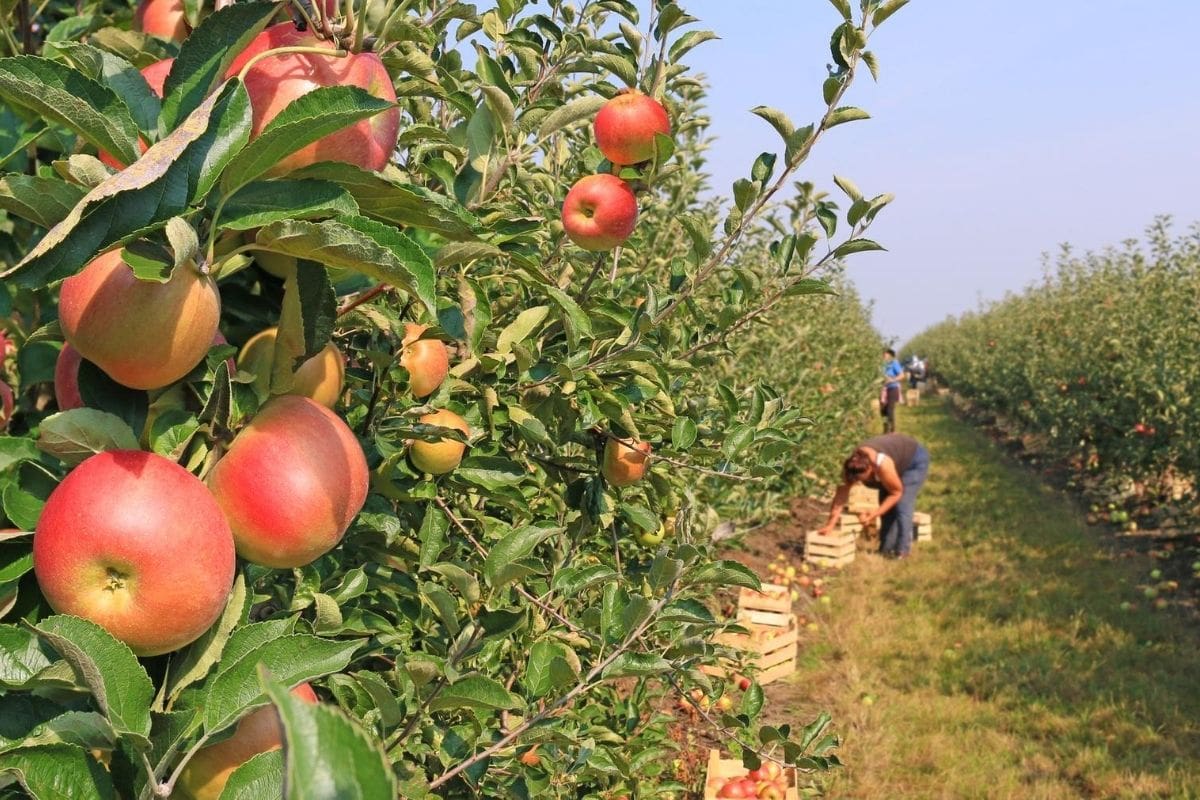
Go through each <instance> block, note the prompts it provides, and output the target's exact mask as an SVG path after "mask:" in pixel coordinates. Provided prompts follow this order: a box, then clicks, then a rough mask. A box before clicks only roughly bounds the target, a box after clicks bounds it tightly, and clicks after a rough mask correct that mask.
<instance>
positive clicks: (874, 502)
mask: <svg viewBox="0 0 1200 800" xmlns="http://www.w3.org/2000/svg"><path fill="white" fill-rule="evenodd" d="M877 508H879V491H878V490H877V489H872V488H870V487H867V486H863V485H862V484H861V483H856V484H854V485H853V486H851V487H850V497H849V499H848V500H847V501H846V510H847V511H849V512H850V513H851V514H857V513H858V512H859V511H874V510H875V509H877Z"/></svg>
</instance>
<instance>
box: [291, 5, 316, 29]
mask: <svg viewBox="0 0 1200 800" xmlns="http://www.w3.org/2000/svg"><path fill="white" fill-rule="evenodd" d="M292 6H293V7H295V9H296V10H297V11H299V12H300V18H301V19H303V20H304V25H305V26H306V27H307V29H308V30H310V31H314V32H315V29H316V26H315V25H313V19H312V16H311V15H310V14H309V13H308V9H307V8H305V7H304V3H303V2H302V0H292Z"/></svg>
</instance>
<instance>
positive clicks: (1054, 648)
mask: <svg viewBox="0 0 1200 800" xmlns="http://www.w3.org/2000/svg"><path fill="white" fill-rule="evenodd" d="M904 411H905V415H904V417H903V418H902V419H901V429H902V430H906V431H909V432H911V433H913V434H914V435H915V436H917V437H918V438H920V439H921V440H922V441H924V442H925V443H926V444H927V446H928V447H929V449H930V451H931V453H932V460H933V467H932V470H931V474H930V478H929V481H928V483H927V484H926V487H925V490H924V491H923V493H922V495H921V499H920V501H919V502H918V508H920V509H922V510H926V511H930V512H932V513H933V515H934V530H935V540H934V541H933V542H932V543H929V544H926V545H922V546H920V547H919V549H918V550H917V554H916V556H915V557H914V558H912V559H910V560H908V561H907V562H893V561H884V560H882V559H880V558H878V557H877V556H874V555H868V554H864V553H861V552H860V555H859V558H858V560H857V561H856V562H855V563H854V564H853V565H852V566H851V567H850V568H849V569H848V570H846V572H845V574H844V575H842V576H839V577H838V578H837V579H836V581H835V584H834V586H833V588H832V589H831V591H830V595H831V597H832V599H833V601H834V603H833V606H832V608H831V610H829V611H827V612H825V613H824V614H823V618H822V620H821V621H822V633H820V634H819V635H818V636H817V638H816V641H814V642H811V643H810V644H809V645H808V648H807V650H806V651H805V653H804V656H803V658H802V661H801V665H800V671H799V673H798V674H797V675H795V676H793V677H792V678H791V679H788V680H787V681H782V682H780V683H778V684H774V685H772V686H771V687H769V697H770V703H771V708H772V717H774V719H775V721H779V722H782V721H788V722H793V723H799V722H801V721H803V720H807V719H811V718H812V717H813V716H814V715H815V714H816V712H817V711H819V710H820V709H828V710H829V711H830V712H831V713H833V715H834V720H835V723H836V725H837V727H838V729H839V731H840V733H841V734H842V736H843V737H844V747H843V748H842V750H841V752H840V755H841V758H842V760H843V761H844V762H845V764H846V767H845V768H844V769H842V770H839V771H838V772H837V773H836V774H835V775H833V776H832V777H831V778H830V779H829V780H828V781H827V786H826V789H827V796H828V797H833V798H1022V800H1038V799H1040V798H1159V797H1166V798H1197V797H1200V647H1198V645H1200V636H1198V635H1197V632H1196V631H1195V630H1193V629H1192V628H1191V627H1190V626H1188V625H1186V624H1185V623H1184V622H1183V621H1182V620H1181V619H1180V618H1179V617H1177V616H1175V615H1173V614H1172V613H1170V612H1169V611H1166V612H1164V611H1155V610H1153V609H1152V608H1150V606H1149V604H1148V603H1145V602H1142V603H1140V604H1138V607H1136V608H1134V609H1132V610H1122V609H1121V603H1122V601H1136V600H1138V599H1139V598H1140V590H1139V588H1138V584H1139V583H1140V582H1143V581H1145V580H1146V579H1147V577H1146V576H1147V575H1148V573H1149V571H1150V570H1151V569H1152V568H1153V567H1152V565H1151V563H1150V560H1149V559H1148V558H1147V557H1145V556H1140V555H1139V556H1137V557H1135V558H1130V559H1122V558H1120V557H1118V556H1119V554H1118V553H1116V552H1115V551H1114V550H1113V549H1112V548H1111V546H1109V545H1106V544H1105V542H1104V541H1103V537H1102V536H1101V535H1100V534H1098V533H1097V532H1096V531H1095V530H1093V529H1089V528H1088V527H1087V525H1086V524H1085V522H1084V520H1083V516H1082V514H1081V512H1080V511H1079V510H1078V509H1077V508H1076V507H1075V506H1073V505H1072V504H1071V502H1070V501H1069V500H1067V499H1066V498H1064V497H1063V496H1062V495H1060V494H1057V493H1056V492H1055V491H1053V490H1052V489H1049V488H1047V487H1045V486H1043V485H1041V484H1040V483H1039V482H1038V481H1037V480H1036V478H1035V477H1034V476H1033V475H1031V474H1030V473H1028V472H1027V471H1026V470H1024V469H1023V468H1022V467H1021V466H1019V465H1017V464H1016V463H1014V462H1012V461H1010V460H1009V459H1008V458H1006V457H1005V456H1004V455H1003V454H1002V453H1001V452H1000V451H999V450H998V449H997V448H995V447H993V446H992V444H991V443H990V442H989V441H988V439H987V438H986V437H985V436H983V435H982V434H981V433H979V432H977V431H976V430H974V429H972V428H970V427H969V426H968V425H967V424H966V423H963V422H961V421H959V420H957V419H955V418H952V417H951V416H950V415H949V414H948V412H947V411H946V410H945V409H943V408H942V407H941V406H940V405H937V404H933V405H927V406H922V407H920V408H916V409H907V408H906V409H904ZM864 701H865V702H864Z"/></svg>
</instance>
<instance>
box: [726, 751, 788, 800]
mask: <svg viewBox="0 0 1200 800" xmlns="http://www.w3.org/2000/svg"><path fill="white" fill-rule="evenodd" d="M748 772H749V770H747V769H746V768H745V767H743V766H742V762H741V760H740V759H736V758H721V751H719V750H709V751H708V772H707V773H706V774H705V776H704V800H717V792H719V791H721V787H722V786H724V785H725V781H727V780H729V779H730V778H740V777H742V776H743V775H746V774H748ZM783 774H784V775H785V776H786V777H787V793H786V794H785V795H784V800H800V788H799V786H798V785H797V783H796V770H795V768H794V767H784V770H783Z"/></svg>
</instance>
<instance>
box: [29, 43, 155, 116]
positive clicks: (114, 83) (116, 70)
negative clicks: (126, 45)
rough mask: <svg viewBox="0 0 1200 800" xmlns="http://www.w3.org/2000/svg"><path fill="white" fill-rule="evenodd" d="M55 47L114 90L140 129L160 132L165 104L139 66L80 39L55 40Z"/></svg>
mask: <svg viewBox="0 0 1200 800" xmlns="http://www.w3.org/2000/svg"><path fill="white" fill-rule="evenodd" d="M49 49H50V48H47V51H49ZM53 49H54V50H56V51H58V52H60V53H62V54H63V55H64V56H66V58H67V60H68V61H70V62H71V65H72V66H73V67H75V68H76V69H78V70H79V71H80V72H82V73H84V74H85V75H87V76H88V77H89V78H92V79H93V80H97V81H101V82H103V83H104V84H106V85H107V86H108V88H110V89H112V90H113V92H115V93H116V95H117V96H118V97H120V98H121V101H122V102H123V103H125V106H126V108H128V109H129V113H130V115H132V117H133V120H134V122H135V123H136V124H137V126H138V129H139V130H141V131H142V132H143V133H154V134H156V133H157V132H158V115H159V112H160V110H161V109H162V103H161V102H160V100H159V98H158V95H156V94H155V93H154V91H153V90H152V89H151V88H150V84H148V83H146V79H145V78H144V77H143V76H142V73H141V72H139V71H138V68H137V67H135V66H134V65H133V64H131V63H129V62H128V61H126V60H125V59H124V58H121V57H120V56H118V55H114V54H113V53H110V52H108V51H106V50H101V49H100V48H98V47H92V46H91V45H86V44H81V43H80V42H55V43H54V47H53Z"/></svg>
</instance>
